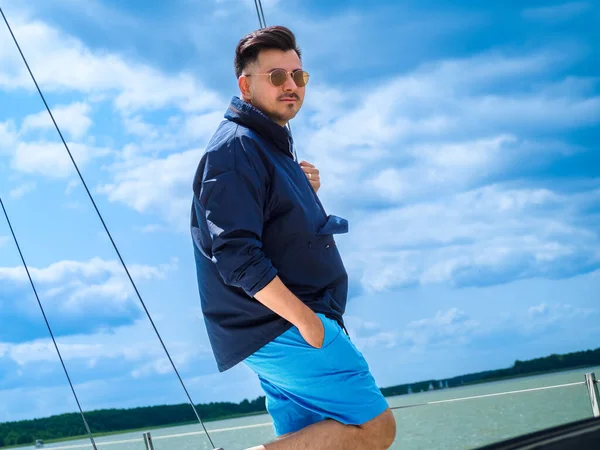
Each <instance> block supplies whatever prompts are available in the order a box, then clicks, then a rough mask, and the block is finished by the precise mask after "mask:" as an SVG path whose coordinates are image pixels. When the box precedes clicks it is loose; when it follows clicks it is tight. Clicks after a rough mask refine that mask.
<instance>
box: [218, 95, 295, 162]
mask: <svg viewBox="0 0 600 450" xmlns="http://www.w3.org/2000/svg"><path fill="white" fill-rule="evenodd" d="M225 119H227V120H231V121H232V122H235V123H239V124H240V125H243V126H245V127H247V128H250V129H252V130H253V131H255V132H256V133H258V134H260V135H261V136H263V137H266V138H268V139H270V140H271V141H273V143H274V144H275V146H276V147H277V148H278V149H279V150H281V151H283V152H284V153H285V154H287V155H289V156H291V157H293V155H292V153H291V151H290V150H291V146H292V145H293V141H292V138H291V136H290V133H289V132H288V130H287V128H286V127H282V126H281V125H279V124H278V123H276V122H274V121H273V120H272V119H270V118H269V117H267V116H266V115H265V114H264V113H263V112H262V111H260V110H258V109H257V108H255V107H254V106H252V105H251V104H249V103H246V102H245V101H243V100H242V99H240V98H239V97H236V96H234V97H233V98H232V100H231V103H230V104H229V108H227V111H226V112H225Z"/></svg>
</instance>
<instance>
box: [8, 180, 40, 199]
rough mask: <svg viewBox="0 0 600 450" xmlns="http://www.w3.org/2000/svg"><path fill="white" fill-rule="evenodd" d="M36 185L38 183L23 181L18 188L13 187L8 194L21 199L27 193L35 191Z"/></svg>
mask: <svg viewBox="0 0 600 450" xmlns="http://www.w3.org/2000/svg"><path fill="white" fill-rule="evenodd" d="M36 187H37V185H36V183H35V182H29V183H22V184H20V185H19V186H17V187H16V188H14V189H11V190H10V192H9V193H8V195H10V197H11V198H14V199H19V198H22V197H23V196H24V195H25V194H28V193H29V192H33V191H35V188H36Z"/></svg>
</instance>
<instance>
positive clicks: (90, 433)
mask: <svg viewBox="0 0 600 450" xmlns="http://www.w3.org/2000/svg"><path fill="white" fill-rule="evenodd" d="M0 12H2V9H0ZM0 206H2V211H3V212H4V217H5V218H6V222H7V223H8V228H9V229H10V233H11V234H12V237H13V240H14V241H15V245H16V246H17V250H18V251H19V256H20V257H21V262H22V263H23V267H25V272H26V273H27V278H29V283H30V284H31V288H32V289H33V293H34V294H35V298H36V300H37V302H38V305H39V307H40V310H41V311H42V316H44V321H45V322H46V327H48V332H49V333H50V337H51V338H52V343H53V344H54V348H55V349H56V353H57V354H58V359H60V363H61V365H62V368H63V370H64V371H65V375H66V376H67V380H68V381H69V386H70V387H71V392H73V397H75V402H76V403H77V408H79V414H80V415H81V419H82V420H83V425H84V426H85V431H86V433H87V435H88V437H89V438H90V441H91V442H92V446H93V447H94V450H97V448H96V442H95V441H94V436H93V435H92V432H91V430H90V427H89V425H88V423H87V420H85V415H84V414H83V409H82V408H81V404H80V403H79V398H78V397H77V393H76V392H75V388H74V387H73V383H72V382H71V377H70V376H69V371H68V370H67V366H65V361H64V360H63V357H62V354H61V353H60V350H59V348H58V344H57V343H56V339H55V338H54V333H53V332H52V328H51V327H50V322H48V317H46V312H45V311H44V307H43V306H42V302H41V301H40V297H39V295H38V293H37V289H36V288H35V283H34V282H33V279H32V278H31V274H30V273H29V267H28V266H27V263H26V262H25V257H24V256H23V252H22V251H21V246H20V245H19V241H18V239H17V236H16V234H15V231H14V230H13V227H12V223H11V221H10V219H9V217H8V212H7V211H6V208H5V207H4V203H3V202H2V197H0Z"/></svg>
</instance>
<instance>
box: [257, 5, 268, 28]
mask: <svg viewBox="0 0 600 450" xmlns="http://www.w3.org/2000/svg"><path fill="white" fill-rule="evenodd" d="M258 6H259V7H260V14H261V16H262V23H263V27H265V28H266V26H267V21H266V20H265V12H264V11H263V7H262V2H261V0H258Z"/></svg>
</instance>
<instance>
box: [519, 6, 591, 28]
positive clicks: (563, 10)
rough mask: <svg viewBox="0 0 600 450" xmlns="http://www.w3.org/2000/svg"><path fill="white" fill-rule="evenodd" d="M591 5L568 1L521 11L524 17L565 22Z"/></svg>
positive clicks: (548, 21)
mask: <svg viewBox="0 0 600 450" xmlns="http://www.w3.org/2000/svg"><path fill="white" fill-rule="evenodd" d="M590 8H591V5H590V4H589V3H587V2H569V3H563V4H560V5H553V6H546V7H541V8H527V9H524V10H523V11H522V12H521V15H522V16H523V17H524V18H525V19H529V20H536V21H540V22H547V23H557V22H565V21H567V20H571V19H573V18H575V17H577V16H579V15H581V14H583V13H584V12H586V11H588V10H589V9H590Z"/></svg>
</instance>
